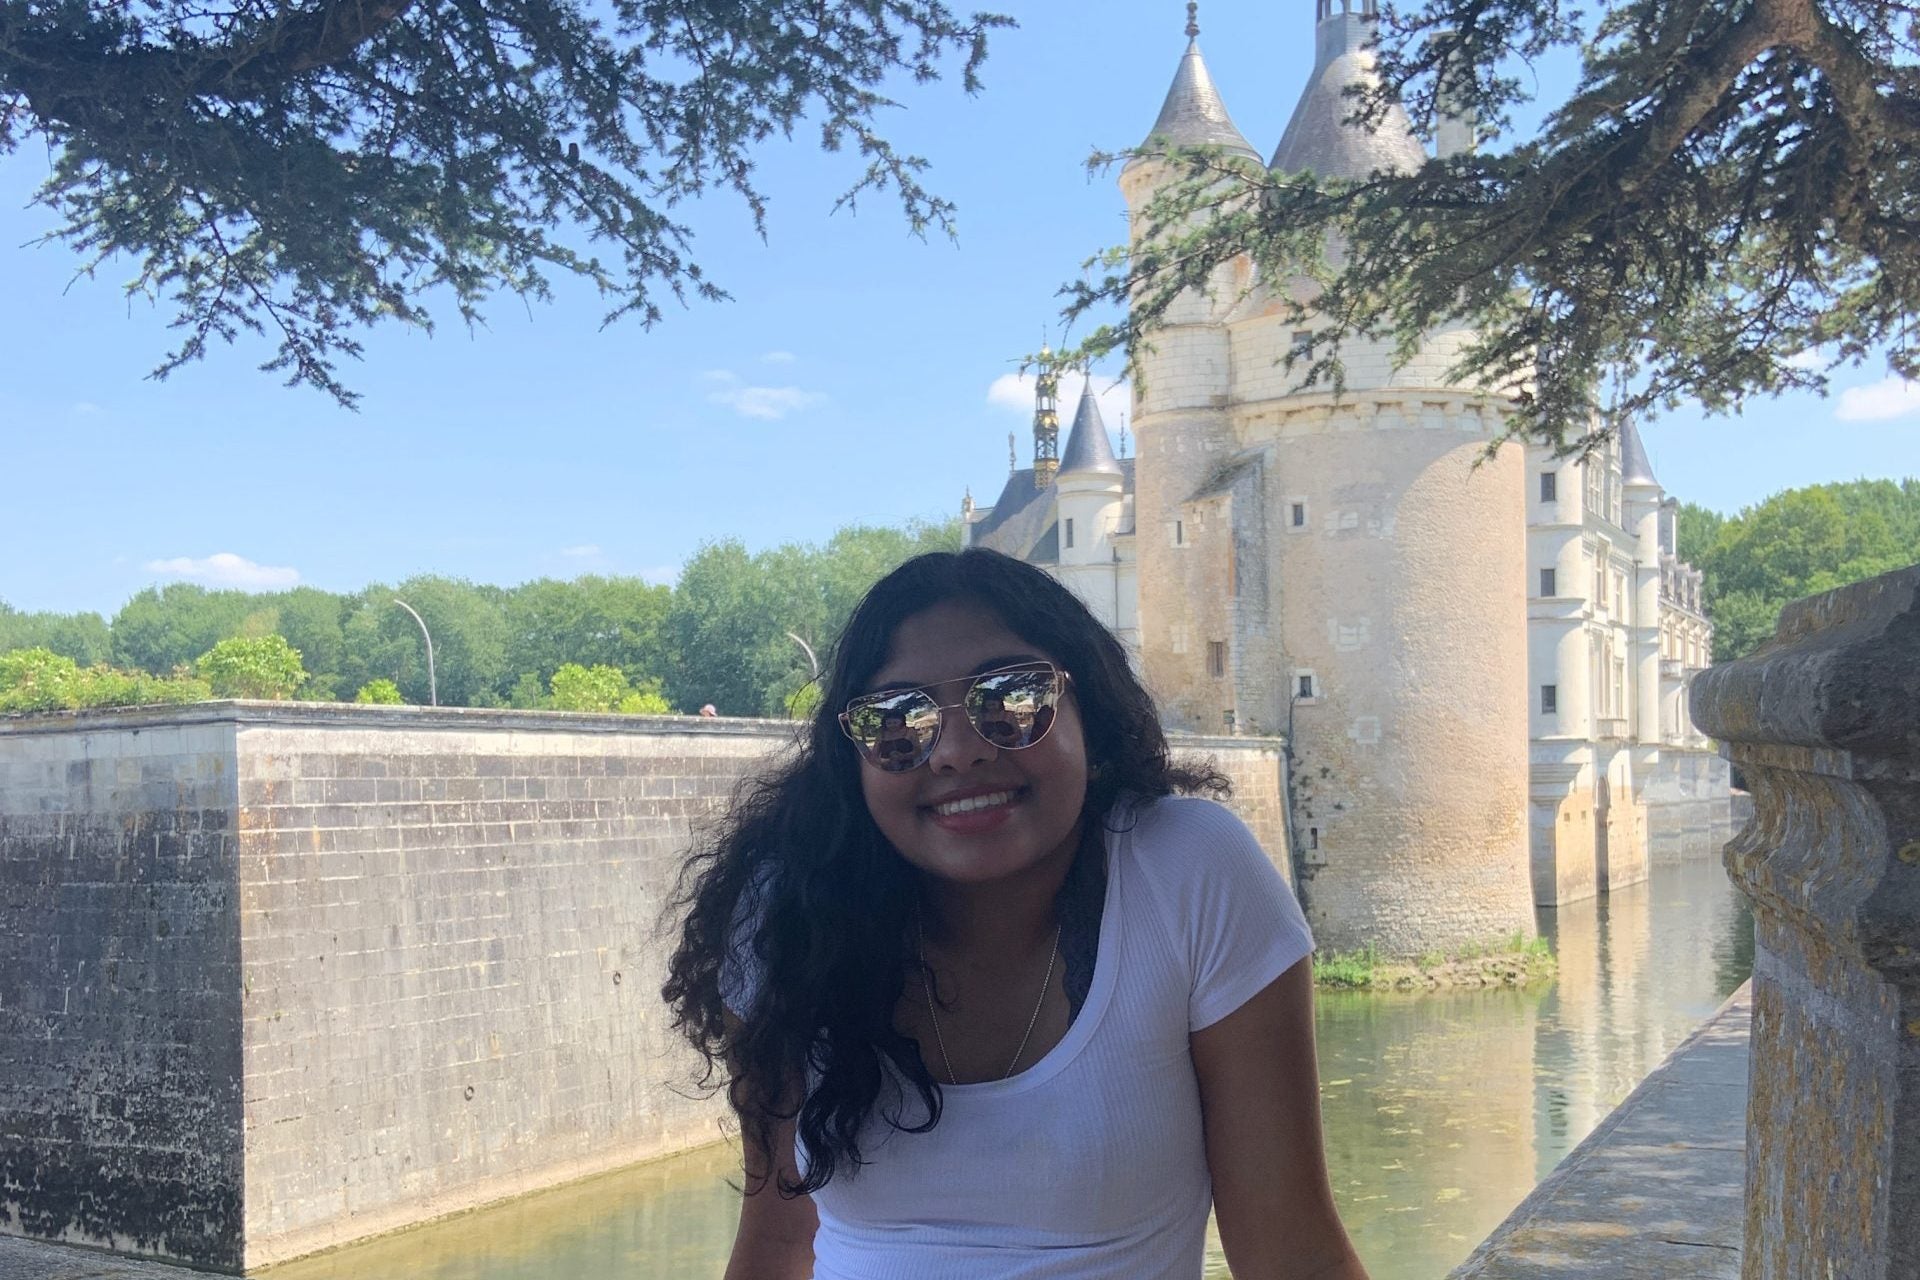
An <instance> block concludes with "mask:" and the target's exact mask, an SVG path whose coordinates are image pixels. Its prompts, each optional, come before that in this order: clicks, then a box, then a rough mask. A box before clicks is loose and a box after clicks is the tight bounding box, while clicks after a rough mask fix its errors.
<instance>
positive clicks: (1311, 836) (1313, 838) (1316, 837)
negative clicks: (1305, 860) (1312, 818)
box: [1307, 827, 1320, 849]
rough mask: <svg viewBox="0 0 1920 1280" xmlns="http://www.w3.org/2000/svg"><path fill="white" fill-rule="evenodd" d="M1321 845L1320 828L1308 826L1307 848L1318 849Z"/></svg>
mask: <svg viewBox="0 0 1920 1280" xmlns="http://www.w3.org/2000/svg"><path fill="white" fill-rule="evenodd" d="M1319 847H1320V828H1318V827H1308V828H1307V848H1309V849H1318V848H1319Z"/></svg>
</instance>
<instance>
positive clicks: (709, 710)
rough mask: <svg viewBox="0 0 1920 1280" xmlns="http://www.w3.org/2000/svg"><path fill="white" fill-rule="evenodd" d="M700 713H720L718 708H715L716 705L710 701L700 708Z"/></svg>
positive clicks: (708, 714) (714, 714)
mask: <svg viewBox="0 0 1920 1280" xmlns="http://www.w3.org/2000/svg"><path fill="white" fill-rule="evenodd" d="M700 714H701V715H703V716H717V715H719V714H720V713H719V712H718V711H717V710H715V709H714V705H713V704H712V703H711V702H709V703H707V704H706V705H704V706H702V707H701V708H700Z"/></svg>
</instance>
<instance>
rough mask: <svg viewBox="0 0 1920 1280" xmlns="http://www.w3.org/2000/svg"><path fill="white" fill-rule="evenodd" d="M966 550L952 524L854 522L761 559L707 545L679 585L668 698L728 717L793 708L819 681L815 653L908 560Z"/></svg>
mask: <svg viewBox="0 0 1920 1280" xmlns="http://www.w3.org/2000/svg"><path fill="white" fill-rule="evenodd" d="M958 546H959V529H958V526H957V525H955V524H952V523H948V524H940V525H911V526H909V527H907V528H905V529H880V528H873V527H868V526H854V527H852V528H847V529H842V530H840V532H838V533H836V534H835V535H834V536H833V538H832V539H831V540H829V541H828V543H827V544H826V545H825V546H824V547H808V546H800V545H794V544H789V545H786V546H781V547H775V548H773V549H772V550H769V551H763V552H761V553H759V554H758V555H752V554H749V553H748V552H747V550H746V548H745V547H744V546H743V545H742V544H741V543H739V542H738V541H734V540H728V541H723V542H714V543H709V544H708V545H707V546H705V547H702V548H701V549H700V551H699V552H697V553H696V554H695V555H694V556H693V558H692V559H690V560H688V561H687V563H686V565H685V566H684V567H683V568H682V569H681V571H680V581H679V584H678V585H677V586H676V587H675V588H674V593H673V607H672V609H671V611H670V612H669V614H668V616H667V621H666V631H667V634H668V636H669V637H670V643H671V644H672V646H673V648H674V651H675V653H676V655H677V658H678V661H676V662H675V664H674V665H673V666H672V668H671V669H670V673H669V675H668V679H667V694H668V696H669V697H670V698H671V699H672V701H673V702H674V703H676V704H677V705H679V706H682V707H698V706H700V705H702V704H704V703H708V702H711V703H712V704H713V705H714V706H715V707H716V708H718V709H719V711H720V713H721V714H722V715H730V716H762V715H764V716H779V715H783V714H785V712H786V705H787V698H788V696H789V695H791V694H792V693H793V692H794V691H795V690H796V689H798V688H799V687H800V686H801V685H803V684H805V683H806V682H807V681H808V680H810V679H812V678H813V666H812V662H811V660H810V659H809V658H808V656H807V654H808V651H809V650H811V651H812V652H813V654H815V655H816V656H822V657H823V656H824V653H825V650H826V648H827V646H829V645H830V644H831V643H832V642H833V640H834V638H835V637H837V636H838V635H839V634H840V628H841V627H843V626H844V625H846V620H847V618H848V617H849V616H850V615H851V614H852V613H853V606H854V605H855V604H857V603H859V600H860V597H861V596H862V595H863V594H865V592H866V590H867V588H868V587H870V586H872V585H873V583H874V582H875V581H877V580H878V579H879V578H880V577H882V576H883V575H884V574H886V573H887V572H888V571H889V570H891V569H892V568H893V567H894V566H896V565H898V564H899V563H900V562H901V561H903V560H906V559H907V558H909V557H910V556H914V555H918V554H919V553H921V552H923V551H935V550H952V549H957V548H958ZM795 637H798V639H795Z"/></svg>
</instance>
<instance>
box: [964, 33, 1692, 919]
mask: <svg viewBox="0 0 1920 1280" xmlns="http://www.w3.org/2000/svg"><path fill="white" fill-rule="evenodd" d="M1302 16H1303V17H1304V14H1303V15H1302ZM1314 21H1315V41H1316V45H1315V47H1316V60H1315V66H1314V70H1313V72H1312V75H1311V76H1310V78H1309V81H1308V84H1307V86H1306V87H1305V89H1304V91H1303V92H1302V94H1301V96H1300V99H1299V102H1298V105H1297V106H1296V107H1295V109H1294V113H1293V116H1292V119H1291V121H1290V122H1289V124H1288V125H1287V128H1286V132H1285V134H1284V136H1283V137H1282V138H1281V139H1280V142H1279V145H1278V147H1277V149H1276V150H1275V151H1274V153H1273V156H1272V159H1271V161H1270V162H1268V163H1269V164H1270V167H1272V168H1273V169H1275V170H1277V171H1281V172H1311V173H1314V174H1317V175H1320V176H1322V177H1334V178H1356V177H1362V176H1365V175H1366V174H1367V173H1369V172H1372V171H1374V170H1376V169H1383V168H1384V169H1397V170H1401V171H1406V170H1410V169H1413V168H1417V167H1418V166H1419V165H1421V164H1423V163H1425V161H1426V160H1427V158H1428V157H1427V153H1426V151H1425V149H1424V147H1423V146H1422V144H1421V143H1420V141H1419V140H1418V139H1417V138H1415V136H1414V135H1413V132H1412V126H1411V124H1410V123H1409V121H1408V119H1407V117H1406V114H1405V112H1404V111H1401V110H1400V109H1399V108H1397V107H1395V108H1394V109H1392V110H1391V111H1389V112H1388V114H1387V116H1386V119H1385V121H1384V123H1383V124H1382V126H1381V127H1380V129H1379V130H1378V131H1377V132H1374V133H1368V132H1366V131H1364V130H1361V129H1359V128H1357V127H1355V126H1351V125H1349V124H1347V123H1345V120H1346V117H1347V116H1348V115H1350V114H1351V112H1352V103H1351V99H1350V98H1349V97H1348V96H1347V91H1348V90H1349V89H1351V88H1352V87H1353V86H1355V85H1356V84H1359V83H1362V82H1367V81H1370V80H1371V78H1372V77H1373V75H1374V70H1373V58H1372V55H1371V53H1369V52H1368V51H1367V49H1366V48H1365V45H1366V42H1367V40H1368V38H1369V36H1370V35H1371V33H1372V30H1373V27H1374V25H1375V23H1376V21H1377V15H1376V13H1375V8H1374V5H1373V3H1372V0H1354V2H1349V0H1317V15H1316V18H1315V20H1314ZM1197 34H1198V29H1197V26H1195V25H1194V24H1192V23H1190V24H1189V35H1190V36H1197ZM1150 141H1153V142H1156V143H1157V142H1162V141H1164V142H1168V143H1174V144H1180V145H1188V146H1212V147H1218V148H1220V149H1221V150H1222V151H1223V152H1225V153H1227V154H1228V155H1231V156H1236V157H1239V158H1241V159H1243V160H1247V161H1258V160H1259V159H1260V157H1261V153H1260V152H1259V151H1258V150H1256V149H1255V148H1254V147H1253V146H1252V144H1250V143H1249V142H1248V141H1247V140H1246V138H1245V137H1244V136H1243V135H1242V134H1241V133H1240V132H1239V130H1238V129H1237V128H1235V126H1234V124H1233V121H1232V119H1231V117H1230V116H1229V115H1228V112H1227V109H1226V105H1225V102H1224V100H1223V99H1222V97H1221V95H1220V93H1219V91H1218V90H1217V89H1216V88H1215V86H1214V83H1213V81H1212V78H1211V75H1210V74H1209V72H1208V70H1207V67H1206V64H1205V62H1204V60H1203V59H1202V57H1201V54H1200V48H1199V43H1198V40H1197V39H1193V40H1191V42H1190V43H1189V44H1188V47H1187V49H1186V52H1185V54H1184V56H1183V57H1182V58H1181V60H1180V63H1179V66H1178V69H1177V71H1176V74H1175V76H1174V80H1173V84H1172V87H1171V89H1170V90H1169V91H1168V94H1167V97H1166V99H1165V102H1164V104H1163V105H1162V107H1161V110H1160V115H1159V117H1158V119H1157V120H1156V121H1155V123H1154V125H1153V127H1152V129H1151V131H1150ZM1439 144H1440V150H1441V153H1442V154H1443V155H1445V154H1451V153H1453V152H1455V151H1458V150H1461V149H1465V148H1469V147H1470V146H1471V145H1472V137H1471V130H1470V129H1469V128H1467V127H1465V126H1464V125H1463V124H1461V123H1460V122H1450V123H1449V124H1448V126H1447V127H1446V128H1444V129H1443V130H1442V132H1441V136H1440V138H1439ZM1175 176H1177V175H1175V174H1174V173H1172V172H1171V171H1170V170H1169V168H1168V166H1167V165H1166V164H1165V163H1164V162H1161V161H1158V160H1155V159H1153V158H1151V157H1150V156H1141V157H1136V158H1135V159H1134V160H1133V161H1132V162H1130V163H1129V164H1128V165H1127V166H1126V168H1125V170H1124V171H1123V172H1122V174H1121V179H1120V185H1121V188H1122V191H1123V193H1124V195H1125V197H1126V200H1127V204H1128V207H1129V209H1130V211H1131V213H1132V215H1133V217H1134V219H1135V221H1134V232H1135V234H1136V235H1140V234H1143V223H1142V221H1141V219H1142V216H1143V213H1142V211H1143V210H1144V209H1145V208H1146V206H1147V205H1148V204H1149V202H1150V201H1151V200H1152V198H1153V196H1154V195H1155V194H1156V192H1158V191H1160V190H1163V189H1164V188H1165V185H1166V184H1167V183H1168V182H1169V181H1171V180H1173V178H1174V177H1175ZM1303 287H1305V285H1304V283H1303V282H1301V281H1292V280H1272V281H1269V280H1264V279H1260V278H1257V277H1256V276H1255V275H1254V273H1253V269H1252V267H1251V265H1250V264H1249V263H1247V262H1245V261H1238V262H1234V263H1230V264H1228V265H1227V266H1225V267H1223V268H1221V269H1220V271H1219V272H1218V273H1217V274H1216V277H1215V278H1214V279H1213V280H1212V281H1211V283H1210V291H1207V292H1202V291H1198V290H1196V291H1194V292H1191V293H1189V294H1187V295H1184V296H1183V297H1182V298H1181V299H1179V300H1178V301H1177V302H1176V303H1175V305H1174V306H1173V307H1172V308H1171V310H1170V311H1169V312H1168V313H1167V316H1166V319H1165V323H1164V325H1163V327H1162V328H1161V329H1160V330H1159V331H1158V332H1156V334H1155V336H1154V341H1153V346H1152V349H1151V350H1148V351H1145V352H1143V353H1142V354H1141V357H1140V360H1141V369H1142V377H1141V380H1140V382H1139V383H1138V384H1137V385H1136V387H1135V389H1134V390H1135V394H1134V399H1133V425H1134V428H1135V433H1136V435H1137V437H1138V440H1139V456H1138V458H1134V459H1124V458H1120V457H1118V456H1117V455H1116V453H1115V451H1114V449H1113V447H1112V442H1111V440H1110V439H1109V437H1108V434H1107V427H1106V424H1105V422H1104V421H1103V420H1102V417H1101V414H1100V410H1099V407H1098V404H1097V402H1096V400H1095V398H1094V397H1093V395H1092V388H1091V385H1089V386H1088V387H1087V388H1086V390H1085V392H1084V393H1083V394H1082V396H1081V398H1080V401H1079V404H1078V406H1077V408H1076V409H1075V411H1074V414H1073V419H1072V424H1071V427H1070V429H1069V430H1068V432H1067V436H1066V439H1065V441H1064V442H1062V441H1061V440H1060V438H1059V433H1060V426H1059V408H1058V405H1057V403H1056V399H1055V397H1056V395H1057V391H1058V383H1057V380H1056V378H1055V376H1054V373H1055V371H1054V370H1051V369H1043V370H1042V373H1041V376H1040V378H1039V379H1038V383H1037V387H1036V404H1035V413H1034V429H1033V437H1034V439H1033V465H1032V466H1031V467H1029V468H1018V467H1016V468H1014V469H1013V470H1012V473H1011V474H1010V475H1009V476H1008V478H1007V480H1006V483H1005V485H1004V487H1003V489H1002V492H1001V493H1000V495H999V497H998V498H997V499H996V500H995V502H994V503H993V505H992V506H983V507H975V506H974V505H973V503H972V502H971V500H970V499H969V500H967V501H966V502H964V503H963V507H962V515H963V524H964V529H965V535H966V538H967V541H968V542H969V543H971V544H973V545H978V546H988V547H992V548H994V549H996V550H999V551H1003V552H1005V553H1007V554H1010V555H1015V556H1019V557H1022V558H1024V559H1026V560H1028V561H1029V562H1031V563H1034V564H1038V565H1041V566H1043V567H1045V568H1046V569H1047V570H1048V571H1050V572H1052V573H1054V574H1055V575H1056V576H1058V577H1059V578H1060V579H1061V580H1062V581H1063V582H1065V583H1066V584H1067V585H1069V586H1070V587H1071V588H1072V589H1073V590H1074V591H1075V592H1076V593H1077V594H1078V595H1079V596H1080V597H1081V598H1082V599H1083V600H1084V601H1085V602H1086V603H1087V604H1088V606H1089V607H1090V608H1091V609H1092V610H1093V611H1094V612H1095V614H1096V615H1097V616H1099V617H1101V618H1102V620H1103V621H1105V622H1107V623H1108V624H1109V625H1110V626H1112V627H1113V628H1114V629H1115V631H1116V632H1117V633H1118V634H1119V635H1120V636H1121V637H1122V638H1123V640H1125V641H1126V642H1127V643H1128V644H1129V645H1130V646H1131V647H1132V648H1133V650H1134V651H1135V653H1136V654H1137V656H1138V660H1139V663H1140V666H1141V669H1142V671H1143V673H1144V674H1145V676H1146V679H1147V682H1148V684H1149V685H1150V686H1151V687H1152V689H1153V691H1154V693H1155V695H1156V696H1157V697H1158V698H1159V699H1160V700H1161V705H1162V707H1163V710H1164V712H1165V714H1166V716H1167V719H1168V721H1169V723H1170V725H1171V726H1172V727H1175V728H1179V729H1185V730H1191V731H1198V732H1204V733H1219V732H1223V731H1224V732H1228V733H1273V734H1280V735H1284V736H1285V737H1286V739H1287V741H1288V744H1289V747H1290V749H1291V752H1292V756H1293V761H1294V767H1293V771H1292V779H1291V781H1292V786H1291V790H1290V799H1291V807H1292V813H1291V832H1292V836H1293V845H1294V847H1293V848H1292V849H1290V850H1288V851H1286V853H1287V854H1288V856H1289V860H1290V861H1291V862H1292V863H1293V865H1294V866H1295V868H1296V869H1297V871H1298V875H1299V883H1300V888H1301V890H1302V897H1303V899H1304V900H1305V901H1306V904H1307V907H1308V912H1309V916H1310V918H1311V920H1312V923H1313V925H1314V928H1315V932H1316V936H1318V937H1319V938H1320V939H1321V941H1322V943H1323V945H1327V946H1331V947H1334V948H1338V949H1344V948H1351V947H1353V946H1357V945H1359V944H1362V943H1374V944H1377V945H1380V946H1382V947H1384V948H1385V949H1387V950H1389V951H1395V952H1399V953H1402V954H1418V953H1420V952H1422V951H1426V950H1430V949H1443V950H1444V949H1448V948H1451V947H1453V946H1457V945H1459V944H1460V943H1461V942H1463V941H1468V940H1474V941H1480V940H1485V939H1487V938H1490V937H1494V936H1504V935H1507V934H1510V933H1511V932H1513V931H1514V930H1516V929H1518V930H1525V929H1527V928H1528V927H1529V926H1530V925H1531V918H1532V912H1531V907H1532V905H1533V904H1535V903H1539V904H1544V905H1551V904H1556V903H1559V904H1564V903H1567V902H1572V901H1578V900H1580V899H1583V898H1588V897H1592V896H1593V895H1595V894H1596V893H1605V892H1607V891H1608V890H1609V889H1612V888H1618V887H1620V886H1623V885H1629V884H1634V883H1637V882H1639V881H1641V880H1643V879H1645V877H1646V875H1647V871H1648V868H1649V865H1650V864H1651V862H1653V861H1654V860H1656V859H1657V858H1658V857H1660V856H1678V855H1679V853H1680V852H1681V851H1682V848H1683V846H1684V845H1686V844H1687V843H1688V840H1687V839H1685V838H1683V837H1686V836H1689V835H1696V834H1697V835H1698V836H1699V837H1700V838H1699V839H1697V840H1694V841H1692V843H1694V844H1697V845H1698V846H1699V848H1700V850H1701V851H1702V852H1704V851H1705V849H1706V848H1707V847H1708V845H1709V842H1710V841H1711V840H1712V839H1713V838H1714V837H1715V836H1717V837H1718V838H1720V839H1724V838H1725V837H1726V836H1727V835H1729V834H1730V831H1729V830H1728V822H1727V818H1726V812H1725V810H1726V800H1727V773H1726V769H1725V766H1724V764H1723V762H1721V761H1720V760H1719V759H1718V757H1717V756H1715V755H1713V754H1712V753H1711V751H1710V750H1709V748H1708V744H1707V743H1706V742H1705V741H1704V739H1702V738H1701V737H1700V736H1699V734H1698V733H1697V732H1696V731H1695V730H1694V729H1693V727H1692V724H1691V722H1690V720H1689V718H1688V716H1687V713H1686V709H1685V689H1686V685H1687V682H1688V681H1689V680H1690V679H1691V677H1692V675H1693V673H1695V672H1696V671H1698V670H1699V669H1700V668H1702V667H1704V666H1706V664H1707V663H1708V661H1709V660H1710V655H1711V644H1712V628H1711V625H1710V624H1709V623H1708V622H1707V620H1706V617H1705V615H1704V614H1703V613H1702V611H1701V608H1700V598H1699V592H1700V575H1699V574H1698V573H1697V572H1696V571H1695V570H1694V569H1692V567H1691V566H1689V565H1687V564H1685V563H1683V562H1681V561H1679V560H1678V559H1677V558H1676V555H1675V545H1674V525H1675V517H1676V513H1677V507H1678V504H1677V502H1676V500H1675V499H1673V498H1670V497H1668V496H1667V495H1666V494H1665V492H1664V491H1663V490H1662V488H1661V486H1660V484H1659V482H1658V481H1657V480H1656V479H1655V478H1654V475H1653V470H1652V466H1651V464H1650V462H1649V459H1648V457H1647V453H1646V450H1645V448H1644V446H1643V445H1642V442H1641V440H1640V437H1639V434H1638V432H1637V430H1636V428H1635V425H1634V424H1633V423H1632V422H1630V421H1626V422H1622V423H1620V424H1619V431H1618V434H1617V436H1610V437H1608V438H1607V439H1605V440H1603V441H1601V442H1600V443H1599V444H1598V445H1597V447H1596V449H1595V451H1594V452H1593V454H1592V455H1591V456H1590V457H1589V458H1588V459H1587V460H1586V461H1585V462H1584V463H1580V464H1575V463H1572V462H1570V461H1568V460H1565V459H1556V458H1554V457H1553V456H1552V455H1551V453H1550V451H1548V450H1546V449H1544V448H1539V447H1534V448H1521V447H1518V446H1515V447H1510V448H1505V449H1502V450H1501V451H1500V452H1499V454H1498V455H1497V456H1496V457H1494V458H1492V459H1486V458H1484V456H1483V449H1484V447H1485V445H1486V443H1487V441H1488V440H1489V439H1490V438H1491V436H1492V434H1493V433H1495V432H1497V431H1498V430H1499V429H1500V426H1501V423H1502V417H1503V406H1502V403H1501V401H1500V400H1499V399H1498V398H1496V397H1492V396H1488V395H1483V394H1478V393H1475V392H1474V391H1473V390H1472V389H1471V388H1465V387H1461V386H1459V385H1456V384H1453V383H1450V382H1449V381H1448V379H1447V376H1446V372H1447V369H1448V368H1449V367H1450V365H1451V364H1452V362H1453V360H1454V358H1455V357H1456V356H1457V354H1458V353H1459V352H1460V350H1461V349H1462V348H1463V347H1464V345H1465V344H1466V343H1468V342H1470V341H1471V340H1472V338H1473V335H1472V334H1471V333H1470V332H1468V331H1466V330H1464V329H1462V328H1460V327H1458V326H1450V327H1445V328H1443V329H1441V330H1439V331H1436V332H1434V333H1432V334H1429V335H1427V337H1426V339H1425V340H1424V341H1423V342H1422V343H1421V344H1420V347H1419V349H1418V350H1416V351H1415V352H1414V353H1413V355H1412V356H1411V358H1409V359H1407V360H1405V361H1398V360H1396V358H1395V353H1394V351H1393V349H1392V345H1391V343H1390V342H1369V341H1364V340H1360V339H1353V340H1349V341H1348V342H1347V343H1345V344H1343V347H1342V350H1341V352H1340V355H1341V357H1342V360H1343V362H1344V364H1345V369H1346V385H1345V390H1344V392H1343V394H1342V395H1340V396H1338V397H1336V396H1334V395H1333V394H1332V392H1331V391H1330V389H1329V388H1328V387H1326V386H1325V385H1324V384H1322V385H1318V386H1312V387H1309V386H1307V385H1305V381H1304V380H1305V369H1304V368H1299V369H1293V370H1290V369H1288V368H1287V367H1286V363H1285V360H1286V357H1287V355H1288V353H1289V352H1290V351H1293V350H1296V349H1299V348H1300V347H1301V346H1303V344H1306V343H1308V342H1309V341H1310V340H1311V339H1312V338H1313V329H1312V327H1311V322H1303V321H1299V320H1296V319H1295V318H1294V317H1293V316H1291V315H1290V314H1289V311H1288V306H1287V302H1286V299H1287V298H1288V297H1290V296H1303V295H1300V294H1299V293H1298V290H1299V289H1300V288H1303ZM1301 325H1306V326H1307V327H1296V326H1301ZM1597 427H1598V424H1597V423H1596V424H1595V427H1594V429H1596V430H1597ZM1274 852H1275V854H1276V855H1279V854H1280V853H1281V851H1279V850H1275V851H1274Z"/></svg>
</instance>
